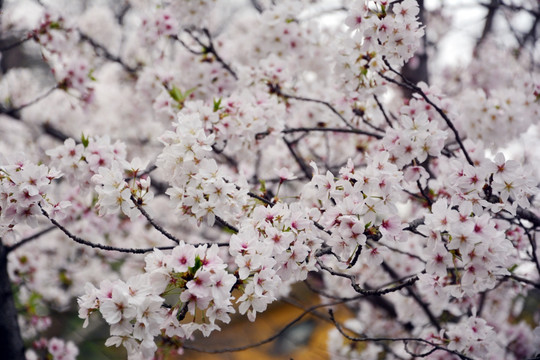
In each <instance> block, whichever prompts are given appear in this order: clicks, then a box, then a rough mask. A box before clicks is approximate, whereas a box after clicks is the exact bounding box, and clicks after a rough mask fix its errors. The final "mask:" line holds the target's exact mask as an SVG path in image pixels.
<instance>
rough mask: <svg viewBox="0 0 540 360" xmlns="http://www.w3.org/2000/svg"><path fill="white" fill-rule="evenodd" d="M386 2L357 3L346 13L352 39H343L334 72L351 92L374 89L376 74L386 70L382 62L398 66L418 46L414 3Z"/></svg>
mask: <svg viewBox="0 0 540 360" xmlns="http://www.w3.org/2000/svg"><path fill="white" fill-rule="evenodd" d="M389 3H390V2H389V1H387V0H377V1H366V2H363V1H358V2H356V3H354V4H353V7H352V8H351V9H350V10H349V13H348V16H347V18H346V20H345V24H346V25H347V26H348V27H349V30H350V31H351V32H352V38H349V37H347V38H345V39H344V43H345V44H344V46H343V48H342V50H341V53H340V59H339V65H338V68H337V71H338V73H339V75H340V76H341V79H342V81H343V82H344V83H345V84H347V85H346V86H347V88H348V90H349V91H351V92H356V91H359V90H358V89H359V88H365V89H370V88H376V87H377V82H378V81H379V80H378V79H379V77H378V76H377V73H378V72H380V71H384V70H386V69H388V67H387V66H386V65H385V61H386V62H387V63H388V64H390V65H391V66H401V65H403V63H404V62H406V61H407V60H409V59H410V58H411V57H412V56H413V55H414V53H415V52H416V51H417V50H418V49H419V47H420V41H419V40H420V38H421V37H422V36H423V34H424V30H423V28H422V27H421V26H420V23H419V22H418V21H417V15H418V11H419V9H418V4H417V3H416V1H414V0H405V1H401V2H399V3H394V4H393V5H392V6H391V7H390V4H389ZM352 79H354V80H352Z"/></svg>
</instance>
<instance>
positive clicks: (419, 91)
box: [379, 57, 474, 166]
mask: <svg viewBox="0 0 540 360" xmlns="http://www.w3.org/2000/svg"><path fill="white" fill-rule="evenodd" d="M383 60H384V62H385V64H386V66H388V68H389V69H390V71H391V72H393V73H394V74H396V75H398V76H399V77H400V78H401V79H402V80H403V82H399V81H397V80H395V79H392V78H390V77H388V76H386V75H384V74H383V73H382V72H379V75H380V76H381V77H382V78H383V79H385V80H387V81H389V82H391V83H393V84H396V85H398V86H401V87H404V88H407V89H409V90H411V91H413V92H415V93H417V94H419V95H420V96H421V97H422V98H423V99H424V100H425V101H426V102H427V103H428V104H429V105H431V106H433V108H434V109H435V111H437V113H439V115H440V116H441V117H442V118H443V120H444V121H445V122H446V125H448V127H449V128H450V130H452V132H453V133H454V137H455V139H456V141H457V142H458V144H459V147H460V148H461V151H462V152H463V155H464V156H465V159H467V162H468V163H469V165H471V166H474V162H473V161H472V159H471V157H470V156H469V153H468V152H467V149H465V145H463V142H462V141H461V137H460V136H459V133H458V131H457V129H456V127H455V126H454V124H453V122H452V121H451V120H450V118H449V117H448V116H447V115H446V114H445V113H444V111H443V110H442V109H441V108H440V107H438V106H437V105H435V103H434V102H433V101H431V99H430V98H429V97H428V96H427V95H426V93H425V92H424V91H423V90H422V89H421V88H419V87H418V86H416V85H415V84H413V83H412V82H410V81H409V80H408V79H407V78H405V77H404V76H403V75H402V74H401V73H400V72H398V71H396V70H394V68H392V66H391V65H390V63H388V61H387V60H386V58H384V57H383Z"/></svg>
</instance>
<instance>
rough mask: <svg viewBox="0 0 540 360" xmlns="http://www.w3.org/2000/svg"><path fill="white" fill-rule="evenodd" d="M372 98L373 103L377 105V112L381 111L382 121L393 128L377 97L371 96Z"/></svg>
mask: <svg viewBox="0 0 540 360" xmlns="http://www.w3.org/2000/svg"><path fill="white" fill-rule="evenodd" d="M373 98H374V99H375V102H376V103H377V106H378V107H379V110H381V112H382V114H383V116H384V120H386V123H387V124H388V126H390V127H391V128H393V126H392V122H390V119H389V118H388V115H386V111H385V110H384V107H383V106H382V104H381V102H380V101H379V98H378V97H377V95H373Z"/></svg>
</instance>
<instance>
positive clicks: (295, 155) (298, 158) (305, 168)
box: [283, 138, 313, 179]
mask: <svg viewBox="0 0 540 360" xmlns="http://www.w3.org/2000/svg"><path fill="white" fill-rule="evenodd" d="M283 141H285V144H286V145H287V148H288V149H289V151H290V153H291V155H292V156H293V158H294V160H295V161H296V163H297V164H298V166H299V167H300V169H301V170H302V172H303V173H304V175H305V176H306V177H307V178H308V179H311V178H312V177H313V171H312V169H311V167H309V165H308V164H306V162H305V160H304V159H303V158H302V157H301V156H300V155H298V153H297V152H296V150H295V149H294V146H293V145H292V144H291V143H290V141H288V140H287V139H285V138H283Z"/></svg>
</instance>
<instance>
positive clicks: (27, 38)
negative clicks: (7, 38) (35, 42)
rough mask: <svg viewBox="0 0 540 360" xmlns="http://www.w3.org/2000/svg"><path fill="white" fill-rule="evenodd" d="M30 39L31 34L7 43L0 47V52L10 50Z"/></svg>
mask: <svg viewBox="0 0 540 360" xmlns="http://www.w3.org/2000/svg"><path fill="white" fill-rule="evenodd" d="M30 39H32V35H28V36H27V37H25V38H22V39H20V40H17V41H15V42H14V43H13V44H9V45H7V46H4V47H3V48H0V52H5V51H9V50H11V49H13V48H16V47H17V46H21V45H22V44H24V43H25V42H27V41H28V40H30Z"/></svg>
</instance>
